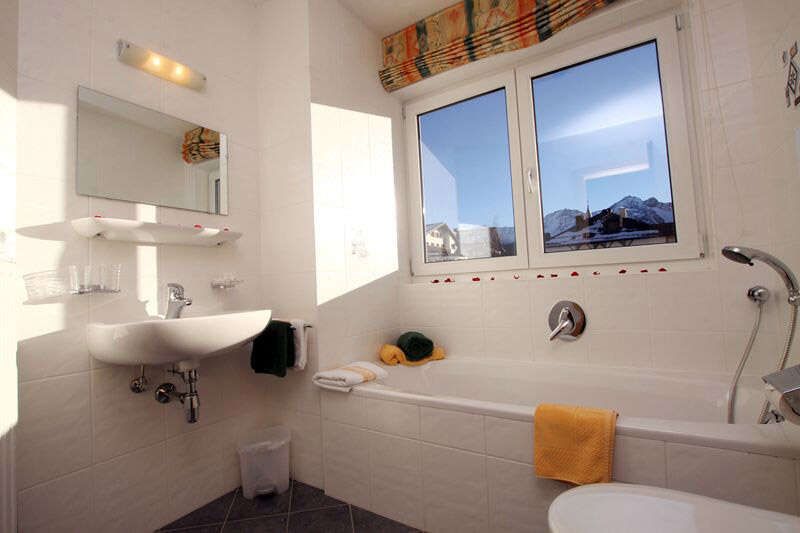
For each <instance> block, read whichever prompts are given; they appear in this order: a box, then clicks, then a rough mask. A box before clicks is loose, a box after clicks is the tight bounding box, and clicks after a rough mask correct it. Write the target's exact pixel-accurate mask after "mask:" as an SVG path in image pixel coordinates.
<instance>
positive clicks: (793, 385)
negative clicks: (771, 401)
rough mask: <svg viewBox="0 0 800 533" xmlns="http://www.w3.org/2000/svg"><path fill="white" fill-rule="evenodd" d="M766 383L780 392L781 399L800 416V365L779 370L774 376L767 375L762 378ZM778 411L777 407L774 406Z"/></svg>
mask: <svg viewBox="0 0 800 533" xmlns="http://www.w3.org/2000/svg"><path fill="white" fill-rule="evenodd" d="M761 379H762V380H764V383H766V384H767V385H770V386H771V387H772V388H773V389H775V390H776V391H778V393H779V394H780V395H781V397H782V398H783V399H784V400H786V403H787V404H788V405H789V407H790V408H791V409H792V411H794V414H796V415H798V416H800V365H795V366H790V367H789V368H786V369H784V370H778V371H777V372H773V373H772V374H767V375H766V376H764V377H762V378H761ZM773 407H774V408H775V409H777V407H778V406H777V405H773Z"/></svg>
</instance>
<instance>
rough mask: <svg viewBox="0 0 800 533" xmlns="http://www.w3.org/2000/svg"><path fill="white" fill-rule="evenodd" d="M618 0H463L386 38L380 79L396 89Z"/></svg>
mask: <svg viewBox="0 0 800 533" xmlns="http://www.w3.org/2000/svg"><path fill="white" fill-rule="evenodd" d="M613 1H614V0H463V1H462V2H460V3H458V4H455V5H453V6H450V7H448V8H446V9H443V10H442V11H439V12H438V13H436V14H435V15H431V16H430V17H428V18H426V19H423V20H421V21H419V22H417V23H416V24H414V25H412V26H408V27H407V28H405V29H403V30H401V31H399V32H397V33H395V34H393V35H389V36H388V37H385V38H384V39H383V69H382V70H381V71H380V77H381V83H382V84H383V87H384V88H385V89H386V90H387V91H390V92H391V91H396V90H397V89H400V88H402V87H405V86H406V85H411V84H412V83H415V82H418V81H419V80H421V79H424V78H427V77H429V76H433V75H434V74H439V73H440V72H445V71H447V70H450V69H451V68H454V67H457V66H460V65H463V64H465V63H470V62H472V61H477V60H478V59H481V58H484V57H488V56H492V55H495V54H500V53H503V52H510V51H512V50H518V49H520V48H526V47H528V46H531V45H533V44H536V43H538V42H541V41H544V40H545V39H548V38H550V37H551V36H552V35H553V34H555V33H557V32H559V31H561V30H562V29H564V28H566V27H567V26H569V25H571V24H574V23H576V22H578V21H579V20H581V19H583V18H585V17H586V16H588V15H589V14H590V13H592V12H593V11H595V10H596V9H599V8H601V7H604V6H606V5H608V4H610V3H612V2H613Z"/></svg>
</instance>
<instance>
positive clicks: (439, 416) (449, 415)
mask: <svg viewBox="0 0 800 533" xmlns="http://www.w3.org/2000/svg"><path fill="white" fill-rule="evenodd" d="M421 415H422V422H421V426H422V440H424V441H426V442H432V443H434V444H440V445H442V446H450V447H452V448H460V449H463V450H469V451H473V452H481V453H483V452H485V451H486V437H485V435H484V431H483V416H481V415H476V414H472V413H461V412H456V411H450V410H447V409H435V408H433V407H423V408H422V409H421Z"/></svg>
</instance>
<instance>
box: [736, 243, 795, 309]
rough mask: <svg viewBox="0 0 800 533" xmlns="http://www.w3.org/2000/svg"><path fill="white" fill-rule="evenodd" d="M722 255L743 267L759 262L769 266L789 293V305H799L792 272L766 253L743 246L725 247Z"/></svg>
mask: <svg viewBox="0 0 800 533" xmlns="http://www.w3.org/2000/svg"><path fill="white" fill-rule="evenodd" d="M722 255H724V256H725V257H726V258H727V259H730V260H731V261H735V262H737V263H742V264H744V265H750V266H753V261H761V262H762V263H764V264H766V265H769V266H770V267H772V269H773V270H774V271H775V272H777V273H778V275H779V276H780V277H781V279H782V280H783V283H784V285H786V290H787V291H789V303H790V304H792V305H793V306H795V307H797V306H798V305H800V284H798V283H797V278H796V277H795V275H794V273H793V272H792V270H791V269H790V268H789V267H788V266H786V264H785V263H784V262H783V261H781V260H780V259H778V258H777V257H775V256H773V255H770V254H768V253H767V252H763V251H761V250H756V249H755V248H746V247H744V246H726V247H725V248H723V249H722Z"/></svg>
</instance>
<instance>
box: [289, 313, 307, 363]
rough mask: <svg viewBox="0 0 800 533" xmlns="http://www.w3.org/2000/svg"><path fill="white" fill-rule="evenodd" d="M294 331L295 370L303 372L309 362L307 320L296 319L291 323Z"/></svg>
mask: <svg viewBox="0 0 800 533" xmlns="http://www.w3.org/2000/svg"><path fill="white" fill-rule="evenodd" d="M290 322H291V324H292V328H293V329H294V331H293V333H294V335H293V336H294V365H293V366H292V368H293V369H294V370H303V369H304V368H305V367H306V363H307V362H308V335H306V322H305V320H300V319H294V320H291V321H290Z"/></svg>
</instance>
